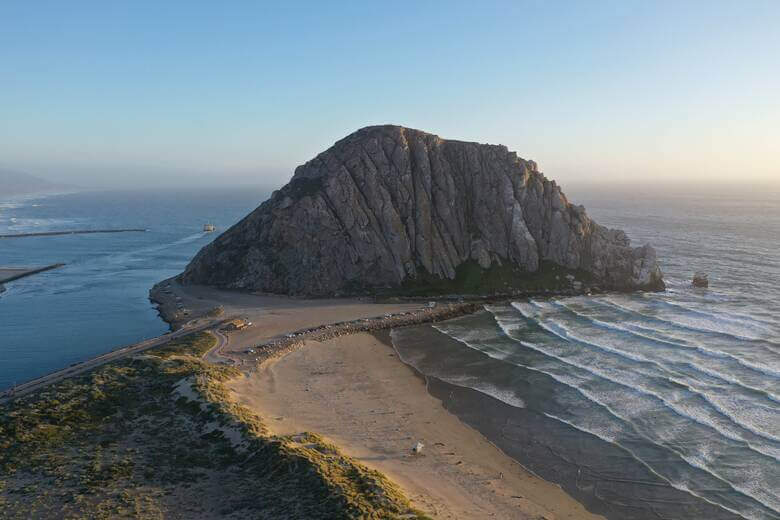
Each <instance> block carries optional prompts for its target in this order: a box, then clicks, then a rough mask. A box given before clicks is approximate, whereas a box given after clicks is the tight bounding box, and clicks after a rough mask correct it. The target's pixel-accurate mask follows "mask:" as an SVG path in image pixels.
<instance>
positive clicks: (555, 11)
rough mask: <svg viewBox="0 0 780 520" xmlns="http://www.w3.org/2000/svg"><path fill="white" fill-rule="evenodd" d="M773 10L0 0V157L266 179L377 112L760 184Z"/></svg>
mask: <svg viewBox="0 0 780 520" xmlns="http://www.w3.org/2000/svg"><path fill="white" fill-rule="evenodd" d="M281 4H284V5H285V7H280V5H281ZM337 4H338V5H337ZM779 27H780V1H777V0H767V1H726V2H718V1H715V0H707V1H701V2H696V1H686V0H682V1H680V0H677V1H668V2H665V1H646V0H642V1H636V2H634V1H628V0H619V1H614V2H606V1H587V2H584V1H583V2H566V1H546V0H545V1H538V2H522V1H511V2H474V1H466V2H458V1H453V0H448V1H441V2H433V1H420V0H418V1H412V2H403V1H395V2H366V1H356V2H338V3H337V2H320V1H317V2H308V3H307V2H298V3H294V2H268V3H267V4H266V5H263V4H262V3H261V2H243V3H242V2H237V1H236V2H215V1H203V2H198V1H195V0H186V1H173V0H167V1H165V2H160V1H156V0H155V1H150V2H143V1H126V2H120V1H108V2H107V1H105V0H100V1H94V2H89V1H78V0H76V1H73V2H65V1H53V2H38V1H36V2H32V1H28V0H18V1H17V0H3V1H2V2H0V167H6V168H14V169H19V170H23V171H27V172H29V173H33V174H39V175H42V176H45V177H48V178H50V179H54V180H60V181H70V182H76V183H81V184H87V183H96V184H98V185H100V186H113V185H116V186H131V185H151V184H153V183H155V182H163V183H166V184H174V183H177V182H182V181H183V180H185V179H186V180H188V181H189V182H193V183H216V182H224V181H225V180H231V181H234V182H236V183H242V184H244V183H259V184H263V185H268V186H274V185H279V184H281V183H283V182H285V181H286V180H287V179H288V178H289V176H290V175H291V174H292V170H293V168H294V167H295V166H296V165H298V164H301V163H303V162H305V161H306V160H308V159H310V158H312V157H313V156H314V155H316V154H317V153H318V152H320V151H322V150H324V149H325V148H327V147H328V146H330V145H331V144H332V143H333V142H335V141H336V140H338V139H340V138H341V137H343V136H345V135H346V134H348V133H350V132H352V131H354V130H356V129H357V128H360V127H362V126H366V125H370V124H380V123H394V124H402V125H405V126H411V127H414V128H420V129H423V130H427V131H431V132H434V133H436V134H438V135H440V136H442V137H445V138H456V139H466V140H474V141H481V142H490V143H502V144H505V145H507V146H508V147H509V148H510V149H512V150H516V151H517V152H518V154H519V155H520V156H521V157H525V158H529V159H534V160H536V161H537V162H538V163H539V165H540V167H541V169H542V170H543V171H544V172H545V173H546V174H547V175H548V176H550V177H553V178H556V179H558V180H559V181H561V182H562V183H566V182H576V181H580V180H583V181H584V180H594V179H595V180H601V181H608V180H621V181H625V182H634V181H638V182H651V181H655V180H658V179H660V180H675V179H676V180H686V181H698V180H705V179H706V180H720V181H732V182H733V181H738V182H742V183H764V182H768V181H778V179H780V29H778V28H779Z"/></svg>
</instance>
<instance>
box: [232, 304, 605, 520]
mask: <svg viewBox="0 0 780 520" xmlns="http://www.w3.org/2000/svg"><path fill="white" fill-rule="evenodd" d="M368 307H369V309H370V308H371V307H372V306H371V305H368ZM379 337H381V335H380V336H379ZM379 337H377V336H375V335H371V334H366V333H359V334H354V335H350V336H343V337H339V338H335V339H331V340H328V341H325V342H322V343H320V342H314V341H309V342H307V343H306V345H305V346H304V348H301V349H298V350H296V351H294V352H292V353H289V354H287V355H286V356H284V357H282V358H279V359H272V360H269V361H266V362H265V363H263V365H261V367H260V369H259V370H257V371H255V372H250V373H249V374H248V375H247V376H245V377H243V378H241V379H239V380H236V381H234V382H233V383H232V384H231V388H232V390H233V391H234V392H235V395H236V398H237V399H238V400H239V401H240V402H242V403H243V404H246V405H247V406H249V407H251V408H252V409H254V410H255V411H256V412H257V413H258V414H259V415H260V416H262V417H263V418H264V419H265V422H266V424H267V426H268V427H269V428H270V429H271V430H272V431H273V432H275V433H278V434H290V433H298V432H301V431H313V432H317V433H319V434H321V435H324V436H326V437H328V438H329V439H330V440H332V441H333V442H335V443H336V444H337V445H338V446H339V447H340V448H341V449H342V450H344V452H345V453H347V454H349V455H351V456H353V457H356V458H357V459H358V460H360V461H362V462H363V463H365V464H366V465H368V466H370V467H373V468H375V469H377V470H379V471H381V472H383V473H385V474H386V475H388V476H389V477H390V478H391V479H392V480H394V481H395V482H397V483H398V484H400V485H401V486H402V487H403V488H404V489H405V490H406V492H407V493H408V496H409V497H410V498H411V499H412V500H413V501H414V503H415V505H416V506H417V507H419V508H421V509H423V510H425V511H426V512H428V513H430V514H432V515H433V516H435V517H436V518H513V519H514V518H517V519H542V518H544V519H548V520H553V519H595V518H602V517H600V516H597V515H593V514H591V513H588V512H587V511H586V510H585V509H584V507H583V506H582V505H581V504H580V503H579V502H577V501H576V500H574V499H573V498H571V497H570V496H569V495H567V494H566V493H565V492H564V491H563V490H562V489H561V488H560V487H558V486H557V485H555V484H552V483H549V482H547V481H545V480H543V479H541V478H539V477H537V476H535V475H533V474H531V473H530V472H529V471H527V470H525V469H524V468H523V467H522V466H520V465H519V464H518V463H517V462H515V461H514V460H513V459H511V458H510V457H508V456H507V455H505V454H504V453H503V452H502V451H500V450H499V449H498V448H496V447H495V446H494V445H493V444H491V443H490V442H489V441H488V440H487V439H486V438H485V437H484V436H483V435H481V434H480V433H479V432H477V431H476V430H474V429H472V428H471V427H469V426H467V425H466V424H464V423H462V422H461V421H460V420H459V419H458V418H457V417H456V416H455V415H453V414H451V413H450V412H448V411H447V410H446V409H445V408H444V407H443V406H442V403H441V401H440V400H439V399H437V398H436V397H433V396H432V395H431V394H429V393H428V391H427V389H426V383H425V380H424V379H423V378H421V377H419V376H418V375H417V374H416V373H415V372H414V371H413V370H412V369H411V368H409V367H408V366H406V365H405V364H403V363H402V362H401V361H400V360H399V359H398V358H397V356H396V354H395V352H394V350H393V349H392V347H391V346H390V345H389V344H388V343H387V342H386V341H381V340H380V339H379ZM417 442H421V443H423V444H424V448H423V450H422V453H421V454H419V455H415V454H413V453H412V447H413V446H414V445H415V444H416V443H417Z"/></svg>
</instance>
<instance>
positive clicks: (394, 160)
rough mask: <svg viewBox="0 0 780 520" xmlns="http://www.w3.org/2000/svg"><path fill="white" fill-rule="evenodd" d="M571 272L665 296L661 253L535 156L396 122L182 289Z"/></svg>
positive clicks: (207, 260) (521, 278)
mask: <svg viewBox="0 0 780 520" xmlns="http://www.w3.org/2000/svg"><path fill="white" fill-rule="evenodd" d="M495 272H500V273H501V276H500V277H499V278H496V277H495V276H493V277H492V278H490V277H489V276H487V275H489V274H490V273H495ZM551 273H555V274H551ZM560 274H564V275H565V274H570V275H571V274H573V275H576V276H577V278H578V280H582V281H584V282H586V284H589V285H598V287H600V288H602V289H607V290H662V289H663V288H664V284H663V280H662V275H661V271H660V269H659V267H658V264H657V262H656V255H655V251H654V250H653V248H652V247H650V246H649V245H645V246H643V247H638V248H632V247H630V244H629V239H628V238H627V237H626V235H625V233H624V232H622V231H619V230H613V229H607V228H605V227H603V226H600V225H598V224H596V223H595V222H593V221H592V220H591V219H590V218H589V217H588V216H587V214H586V213H585V208H583V207H582V206H575V205H573V204H571V203H569V201H568V200H567V199H566V196H565V195H564V194H563V192H562V191H561V189H560V187H559V186H558V185H557V184H556V183H555V181H550V180H548V179H547V178H545V176H544V175H542V174H541V173H540V172H539V171H538V169H537V166H536V163H534V162H533V161H528V160H524V159H521V158H519V157H518V156H517V154H516V153H515V152H510V151H509V150H507V148H506V147H505V146H500V145H487V144H479V143H471V142H463V141H450V140H446V139H442V138H440V137H438V136H436V135H432V134H429V133H426V132H422V131H419V130H412V129H409V128H404V127H400V126H390V125H386V126H371V127H367V128H363V129H361V130H358V131H357V132H355V133H353V134H351V135H349V136H347V137H345V138H344V139H342V140H340V141H339V142H337V143H336V144H335V145H333V146H332V147H331V148H330V149H328V150H327V151H325V152H323V153H321V154H319V155H318V156H317V157H315V158H314V159H312V160H311V161H309V162H307V163H306V164H304V165H302V166H299V167H298V168H297V169H296V170H295V174H294V175H293V178H292V180H291V181H290V182H289V183H288V184H287V185H286V186H284V187H283V188H281V189H280V190H278V191H275V192H274V193H273V194H272V195H271V198H270V199H268V200H267V201H265V202H264V203H263V204H261V205H260V207H258V208H257V209H255V210H254V211H253V212H252V213H250V214H249V215H248V216H247V217H245V218H244V219H243V220H241V221H240V222H239V223H237V224H236V225H234V226H233V227H232V228H230V229H229V230H227V231H226V232H225V233H223V234H222V235H221V236H219V237H218V238H217V239H216V240H215V241H214V242H212V243H211V244H209V245H207V246H206V247H204V248H203V249H202V250H201V251H200V252H199V253H198V254H197V256H195V258H194V259H193V260H192V261H191V262H190V264H189V265H188V266H187V268H186V270H185V271H184V273H182V275H181V276H180V280H181V281H182V282H183V283H193V284H207V285H216V286H220V287H224V288H233V289H245V290H253V291H262V292H271V293H282V294H291V295H306V296H329V295H346V294H366V293H371V292H375V291H378V290H392V289H398V290H399V291H400V290H402V289H404V288H406V289H408V288H413V287H426V286H431V287H433V286H439V287H448V288H452V289H453V290H454V291H458V289H459V288H461V287H460V286H459V283H460V282H464V283H466V282H467V281H468V280H471V281H472V282H473V281H474V280H482V279H483V278H481V276H482V275H485V277H484V279H485V280H488V279H489V280H491V283H492V285H491V291H494V292H495V291H497V289H498V288H501V289H506V290H511V289H513V288H514V289H516V288H518V287H525V286H527V284H528V283H529V281H533V280H536V281H537V282H539V283H551V284H552V283H554V281H555V280H561V279H564V277H563V276H560ZM475 277H476V278H475ZM497 279H498V280H500V284H499V285H500V287H496V280H497ZM545 281H548V282H545ZM437 284H439V285H437ZM524 284H525V285H524ZM466 285H467V283H466ZM474 287H475V286H474V285H473V284H472V285H471V288H472V289H474ZM486 289H487V288H486ZM470 292H474V291H473V290H472V291H470Z"/></svg>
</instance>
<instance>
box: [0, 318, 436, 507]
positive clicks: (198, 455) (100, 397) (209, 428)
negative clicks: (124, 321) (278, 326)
mask: <svg viewBox="0 0 780 520" xmlns="http://www.w3.org/2000/svg"><path fill="white" fill-rule="evenodd" d="M214 344H215V337H214V336H212V335H211V334H209V333H200V334H195V335H192V336H189V337H186V338H182V339H178V340H175V341H171V342H170V343H169V344H167V345H166V346H163V347H159V348H155V349H152V350H148V351H146V352H144V353H143V354H140V355H137V356H135V357H132V358H128V359H123V360H120V361H115V362H112V363H109V364H106V365H103V366H101V367H98V368H96V369H94V370H92V371H91V372H88V373H86V374H83V375H80V376H77V377H72V378H69V379H66V380H63V381H61V382H58V383H56V384H53V385H51V386H49V387H46V388H44V389H42V390H40V391H38V392H36V393H34V394H30V395H28V396H24V397H20V398H17V399H16V400H14V401H11V402H9V403H7V404H5V405H2V406H0V511H1V512H2V515H0V516H2V518H20V519H21V518H30V517H44V518H49V517H52V518H53V517H57V518H86V517H88V518H163V517H165V516H168V515H169V514H175V516H185V517H193V518H196V517H199V516H216V515H222V516H227V517H229V518H230V517H232V518H246V517H251V518H387V519H392V518H399V517H403V518H424V516H423V515H421V514H419V513H418V512H416V511H414V510H413V509H412V508H411V507H410V505H409V502H408V500H407V499H406V498H405V497H404V495H403V493H402V492H401V491H400V490H399V489H398V488H397V487H396V486H395V485H394V484H392V483H391V482H389V481H388V480H387V479H386V478H385V477H384V476H382V475H381V474H379V473H377V472H375V471H372V470H369V469H368V468H366V467H364V466H362V465H361V464H359V463H357V462H356V461H354V460H352V459H350V458H348V457H346V456H344V455H342V454H341V453H340V452H339V451H338V449H337V448H336V447H335V446H333V445H330V444H328V443H326V442H324V441H323V440H322V439H321V438H320V437H318V436H316V435H313V434H304V435H298V436H287V437H273V436H271V435H270V434H269V433H268V431H267V429H266V428H265V427H264V426H263V424H262V421H261V419H260V418H259V417H257V416H256V415H255V414H254V413H252V412H251V411H250V410H249V409H248V408H246V407H244V406H241V405H239V404H237V403H236V402H234V401H233V400H232V399H231V398H230V393H229V391H228V390H227V388H226V387H225V385H224V382H225V381H227V380H229V379H230V378H233V377H236V376H237V375H239V374H240V372H239V371H238V370H236V369H235V368H233V367H228V366H223V365H214V364H210V363H208V362H206V361H204V360H203V359H202V356H203V355H204V354H205V353H206V352H207V351H208V350H209V349H210V348H212V347H213V346H214Z"/></svg>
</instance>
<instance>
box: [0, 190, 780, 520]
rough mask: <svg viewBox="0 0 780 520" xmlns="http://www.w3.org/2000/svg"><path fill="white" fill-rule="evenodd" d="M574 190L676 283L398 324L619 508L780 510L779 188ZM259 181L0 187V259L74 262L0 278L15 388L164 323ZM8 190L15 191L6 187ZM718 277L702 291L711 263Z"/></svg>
mask: <svg viewBox="0 0 780 520" xmlns="http://www.w3.org/2000/svg"><path fill="white" fill-rule="evenodd" d="M634 193H640V195H636V194H634V195H631V194H627V193H610V192H605V191H591V192H588V191H587V190H581V191H578V192H576V193H573V192H572V193H569V195H570V196H571V198H572V200H573V201H574V202H575V203H577V204H584V205H585V207H586V208H587V210H588V213H589V214H590V215H591V216H592V217H593V218H594V219H595V220H596V221H598V222H599V223H601V224H604V225H607V226H609V227H617V228H621V229H624V230H625V231H626V232H627V233H628V235H629V237H631V238H632V241H633V243H634V244H635V245H639V244H643V243H645V242H649V243H651V244H652V245H654V246H655V247H656V249H657V251H658V256H659V259H660V260H661V263H662V269H663V271H664V274H665V279H666V282H667V285H668V290H667V291H666V292H664V293H655V294H630V295H628V294H626V295H624V294H610V295H599V296H593V297H571V298H553V299H530V300H525V299H518V300H517V301H514V302H511V303H507V304H504V305H490V306H487V307H486V308H485V310H484V311H482V312H480V313H477V314H474V315H470V316H465V317H462V318H458V319H456V320H451V321H448V322H443V323H436V324H433V325H423V326H419V327H412V328H406V329H398V330H394V331H393V332H392V334H391V337H392V339H393V344H394V346H395V348H396V350H397V351H398V353H399V356H400V357H401V359H402V360H403V361H405V362H406V363H407V364H409V365H410V366H412V367H413V368H415V369H416V370H417V371H419V372H420V373H421V374H422V375H423V376H425V377H426V379H427V381H428V389H429V391H430V392H431V393H432V394H433V395H436V396H437V397H439V398H440V399H441V400H442V402H443V403H444V405H445V406H446V407H447V408H448V409H449V410H450V411H451V412H452V413H454V414H456V415H458V416H459V417H460V418H461V419H462V420H463V421H465V422H466V423H468V424H470V425H472V426H473V427H475V428H477V429H479V430H480V431H482V432H483V433H484V434H485V435H486V436H487V437H488V438H489V439H491V440H492V441H493V442H494V443H495V444H496V445H497V446H499V447H500V448H501V449H503V450H504V451H505V452H506V453H507V454H508V455H510V456H512V457H514V458H516V459H517V460H518V461H519V462H521V463H522V464H523V465H525V466H526V467H527V468H529V469H530V470H532V471H534V472H536V473H537V474H539V475H540V476H542V477H543V478H546V479H548V480H551V481H554V482H558V483H560V484H561V485H562V486H563V487H564V488H565V489H566V490H567V491H568V492H569V493H570V494H572V495H573V496H574V497H575V498H577V499H579V500H581V501H583V502H584V503H586V504H587V505H588V507H589V508H591V509H592V510H594V511H596V512H600V513H603V514H605V515H606V516H607V517H608V518H610V519H612V520H633V519H636V520H644V519H658V518H664V519H701V518H707V519H708V520H720V519H734V518H746V519H751V520H752V519H774V518H780V463H778V458H779V457H780V322H779V321H778V319H777V316H778V315H780V194H778V193H771V192H761V193H749V194H748V193H746V194H742V195H740V194H739V193H734V192H732V193H726V194H716V193H715V194H706V195H697V194H695V193H691V192H684V193H682V194H679V195H673V196H672V195H668V194H652V193H647V192H643V191H639V190H635V192H634ZM266 196H267V192H264V191H262V190H259V189H258V190H246V189H243V190H222V191H219V190H212V191H208V192H205V191H201V192H197V191H191V192H187V191H185V192H173V191H171V192H148V193H146V192H86V193H76V194H69V195H58V196H49V197H43V198H38V199H16V200H7V201H3V200H0V234H3V233H20V232H34V231H46V230H56V229H74V228H79V229H100V228H120V227H132V228H135V227H142V228H147V229H148V230H149V231H148V232H146V233H127V234H117V235H73V236H59V237H31V238H22V239H11V240H0V266H8V265H21V266H29V265H42V264H49V263H55V262H65V263H66V264H67V265H66V266H65V267H64V268H62V269H58V270H54V271H50V272H46V273H42V274H39V275H35V276H32V277H29V278H25V279H22V280H19V281H16V282H12V283H10V284H8V286H7V289H8V290H7V292H5V293H2V294H0V389H3V388H6V387H8V386H10V385H12V384H13V383H14V382H21V381H25V380H28V379H31V378H33V377H37V376H40V375H43V374H45V373H48V372H50V371H52V370H56V369H59V368H62V367H65V366H67V365H69V364H71V363H74V362H77V361H81V360H84V359H87V358H89V357H92V356H94V355H96V354H100V353H103V352H106V351H108V350H110V349H112V348H115V347H117V346H121V345H124V344H128V343H132V342H136V341H139V340H141V339H144V338H149V337H153V336H157V335H159V334H161V333H163V332H165V331H166V330H167V325H166V324H165V323H163V322H162V320H160V319H159V317H158V316H157V313H156V310H155V308H154V306H153V305H152V304H151V303H150V302H149V300H148V290H149V288H150V287H151V286H152V285H153V284H154V283H156V282H158V281H160V280H162V279H164V278H167V277H170V276H172V275H174V274H177V273H178V272H180V271H181V270H182V269H183V267H184V266H185V265H186V263H187V262H188V261H189V259H190V258H191V257H192V256H193V255H194V254H195V253H196V252H197V250H198V249H199V248H200V247H202V246H203V245H205V244H206V243H208V242H209V241H210V240H212V239H213V238H214V237H215V236H216V235H213V234H207V233H203V232H202V231H201V229H202V226H203V224H204V223H206V222H213V223H214V224H216V226H217V228H218V229H217V230H218V232H219V231H222V230H224V229H226V228H227V227H228V226H230V225H231V224H233V223H235V222H236V221H238V220H239V219H240V218H241V217H243V216H244V215H245V214H246V213H248V212H249V211H251V210H252V209H253V208H254V207H256V206H257V205H258V204H259V202H261V201H262V200H264V199H265V198H266ZM0 199H1V197H0ZM697 270H702V271H705V272H707V273H708V275H709V279H710V287H709V288H708V289H694V288H692V287H691V284H690V281H691V278H692V275H693V273H694V271H697Z"/></svg>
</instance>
